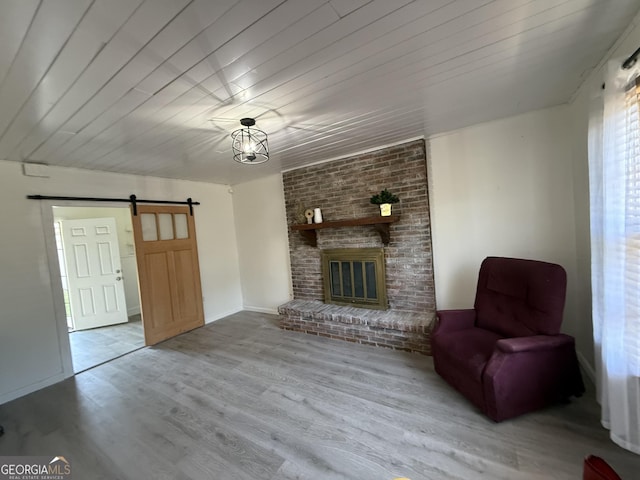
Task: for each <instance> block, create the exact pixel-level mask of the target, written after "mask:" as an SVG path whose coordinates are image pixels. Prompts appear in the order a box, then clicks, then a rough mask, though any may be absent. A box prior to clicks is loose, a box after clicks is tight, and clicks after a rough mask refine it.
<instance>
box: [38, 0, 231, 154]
mask: <svg viewBox="0 0 640 480" xmlns="http://www.w3.org/2000/svg"><path fill="white" fill-rule="evenodd" d="M233 2H235V0H233ZM233 2H231V3H232V6H233V4H235V3H233ZM192 5H195V4H194V3H192V4H190V5H189V7H191V6H192ZM218 5H219V4H218ZM194 8H196V7H194ZM227 10H228V9H227ZM227 10H225V12H226V11H227ZM185 12H187V9H185V10H183V12H182V13H183V14H184V13H185ZM223 14H224V12H222V13H221V15H223ZM221 15H216V17H215V19H213V20H212V21H211V24H213V23H215V21H217V20H218V19H219V18H220V16H221ZM205 21H206V20H205ZM207 28H208V27H207ZM195 36H197V33H196V34H193V37H195ZM156 38H157V37H156ZM191 40H192V38H191V39H189V41H191ZM181 48H182V47H180V48H178V51H179V50H181ZM174 54H175V52H174ZM172 56H173V55H172ZM172 56H171V57H172ZM171 57H170V58H171ZM165 62H166V60H164V62H163V64H164V63H165ZM156 71H157V68H156V69H155V70H154V72H156ZM152 74H153V72H152V73H150V74H149V75H152ZM147 77H148V76H147ZM147 77H145V78H147ZM136 88H137V86H136V87H133V88H132V89H131V90H134V89H136ZM141 90H142V91H148V90H146V89H145V88H143V89H141ZM155 93H157V92H154V94H155ZM126 95H128V92H126V93H125V94H124V96H126ZM124 96H123V97H120V98H119V99H118V100H117V101H116V102H115V103H114V104H112V105H111V106H110V107H108V108H107V109H104V110H103V111H100V113H99V114H98V115H97V116H96V118H98V117H99V116H100V115H103V114H105V115H106V114H107V112H108V111H109V110H110V109H111V108H113V106H114V105H117V104H118V102H121V101H122V98H124ZM94 98H95V97H94ZM151 98H153V97H151ZM86 107H90V104H88V105H87V106H86ZM72 118H73V117H72ZM71 120H72V119H70V120H69V121H71ZM94 120H95V119H94ZM65 125H66V124H65ZM62 128H65V127H62ZM86 135H87V132H86V129H83V130H82V132H81V135H79V136H76V137H74V138H73V139H71V140H69V141H68V142H66V143H65V144H64V145H57V146H56V147H55V148H50V150H49V151H48V152H47V154H46V156H47V157H48V158H51V157H52V156H53V157H54V158H55V159H59V158H60V157H63V156H66V155H67V154H68V153H69V150H68V147H67V145H68V144H71V145H70V146H71V147H72V149H73V148H74V147H75V145H76V144H77V143H78V142H80V141H82V140H81V139H84V138H85V136H86ZM65 147H66V148H65ZM43 155H44V154H43Z"/></svg>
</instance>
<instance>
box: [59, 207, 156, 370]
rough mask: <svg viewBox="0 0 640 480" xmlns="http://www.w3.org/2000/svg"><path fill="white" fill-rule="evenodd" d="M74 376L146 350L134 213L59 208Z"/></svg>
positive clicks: (62, 273)
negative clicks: (132, 214) (115, 359)
mask: <svg viewBox="0 0 640 480" xmlns="http://www.w3.org/2000/svg"><path fill="white" fill-rule="evenodd" d="M52 210H53V220H54V232H55V241H56V252H57V254H58V264H59V267H60V279H61V283H62V290H63V296H64V308H65V316H66V320H67V330H68V332H69V344H70V347H71V358H72V363H73V372H74V373H79V372H81V371H84V370H87V369H89V368H92V367H95V366H96V365H100V364H102V363H104V362H107V361H109V360H113V359H114V358H117V357H120V356H122V355H124V354H126V353H130V352H132V351H134V350H137V349H139V348H142V347H143V346H144V345H145V341H144V328H143V324H142V319H141V310H140V294H139V287H138V272H137V264H136V254H135V244H134V236H133V226H132V222H131V214H130V210H129V208H126V207H124V208H122V207H55V206H54V207H53V208H52Z"/></svg>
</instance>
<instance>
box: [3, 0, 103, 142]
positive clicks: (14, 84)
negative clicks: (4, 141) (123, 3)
mask: <svg viewBox="0 0 640 480" xmlns="http://www.w3.org/2000/svg"><path fill="white" fill-rule="evenodd" d="M93 1H94V0H76V1H75V2H68V3H65V4H63V5H64V6H65V8H60V7H59V6H58V5H55V4H54V3H53V2H50V3H47V2H45V3H43V4H42V8H38V11H37V13H36V16H35V18H34V19H33V22H32V23H31V25H30V29H29V31H27V34H26V36H25V39H24V42H23V43H22V45H21V46H20V50H19V51H18V53H17V55H16V58H15V61H14V63H13V65H12V66H11V69H10V70H9V72H8V73H7V76H6V77H5V79H4V83H3V85H2V86H1V87H0V111H2V116H0V138H2V136H3V135H4V134H5V132H6V131H7V129H8V128H9V125H10V124H11V122H13V120H14V118H15V117H16V116H17V115H18V113H19V112H20V109H21V108H22V107H23V106H24V104H25V103H26V102H27V101H28V100H29V98H30V95H31V94H32V93H33V91H34V90H35V89H36V88H37V87H38V85H39V84H40V82H41V81H42V79H43V78H44V76H45V75H46V73H47V72H48V71H49V69H50V68H51V65H52V64H53V63H54V62H55V59H56V58H58V56H59V55H60V52H61V50H62V48H63V47H64V45H66V43H67V42H68V40H69V38H70V37H71V35H72V34H73V32H74V31H75V29H76V28H77V26H78V23H79V22H80V21H81V20H82V18H83V17H84V15H85V14H86V12H87V11H88V9H89V8H90V6H91V4H92V3H93ZM81 6H84V8H78V7H81ZM54 27H59V28H55V32H53V31H52V30H54ZM43 36H44V37H46V42H44V43H43V42H42V41H40V40H39V38H40V37H43ZM34 57H35V58H36V59H37V61H34Z"/></svg>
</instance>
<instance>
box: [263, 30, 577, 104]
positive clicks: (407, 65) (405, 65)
mask: <svg viewBox="0 0 640 480" xmlns="http://www.w3.org/2000/svg"><path fill="white" fill-rule="evenodd" d="M557 32H566V29H565V28H560V29H558V30H557ZM536 38H538V37H536ZM542 38H544V39H545V40H546V38H547V35H543V36H542ZM529 43H530V44H532V45H533V46H534V48H538V47H539V46H540V42H539V41H538V43H536V42H534V41H531V42H521V43H520V45H519V47H520V53H518V54H515V53H514V55H513V56H507V57H503V58H502V59H500V60H501V61H502V60H503V59H504V58H515V57H516V55H518V56H521V55H522V53H523V52H526V49H525V48H522V47H523V46H524V45H526V44H529ZM494 44H495V45H498V44H499V42H494ZM480 51H482V49H476V50H474V53H477V52H480ZM452 58H453V57H452ZM460 58H462V56H460ZM392 62H393V65H382V66H378V67H376V70H381V71H383V72H384V71H387V72H393V73H389V74H388V75H389V76H391V75H400V76H406V75H409V74H412V75H413V74H415V73H416V72H414V71H411V70H420V69H421V68H422V67H421V63H420V62H419V59H414V58H411V57H408V58H400V57H398V59H397V60H393V61H392ZM446 63H449V62H441V64H446ZM425 64H426V65H427V66H426V67H424V69H425V70H431V69H433V68H435V67H436V66H438V65H431V64H430V62H425ZM463 65H467V66H469V62H463ZM405 69H410V70H408V71H407V70H405ZM471 70H472V69H471V68H470V71H471ZM377 76H378V74H377V72H376V71H372V70H369V71H366V72H365V71H361V72H358V73H357V75H355V76H354V77H350V78H348V80H349V82H350V83H351V84H352V85H353V84H361V82H362V81H364V80H365V79H366V77H369V78H377ZM323 80H329V77H325V79H323ZM331 86H332V87H335V88H336V89H340V90H342V89H344V88H345V83H344V82H342V83H340V82H338V83H334V84H332V85H331ZM311 88H312V89H313V90H314V91H319V90H320V87H319V86H318V85H313V86H312V87H311ZM329 93H331V92H329ZM298 97H301V98H302V97H304V98H307V95H306V92H302V93H301V94H299V95H298ZM275 102H277V103H278V104H279V105H283V106H286V105H288V102H287V100H286V98H285V97H281V98H278V99H277V100H275Z"/></svg>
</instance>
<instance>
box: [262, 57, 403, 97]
mask: <svg viewBox="0 0 640 480" xmlns="http://www.w3.org/2000/svg"><path fill="white" fill-rule="evenodd" d="M410 63H411V66H413V64H414V63H415V62H414V61H413V60H411V62H410ZM379 69H380V70H390V71H391V72H393V73H392V74H390V75H395V74H398V75H404V72H403V71H399V70H398V69H397V68H387V67H385V66H383V67H380V68H379ZM339 71H341V72H342V73H344V72H345V69H342V70H339ZM367 76H368V77H375V76H376V74H375V72H371V71H369V72H368V73H366V72H359V73H358V75H357V77H356V78H355V79H352V81H353V82H354V83H358V84H360V82H361V80H360V79H358V77H360V78H365V77H367ZM329 78H330V76H325V77H324V78H323V81H328V80H329ZM342 85H343V84H341V85H336V88H338V89H341V88H343V86H342ZM309 89H310V90H313V91H314V92H318V91H320V90H321V88H320V87H319V86H318V85H317V84H314V85H312V86H310V87H309ZM306 95H307V92H302V93H301V94H300V95H299V96H300V97H306ZM291 96H293V94H291ZM270 100H271V101H272V102H274V103H275V104H278V105H282V106H286V105H287V102H286V100H284V99H283V98H282V97H281V98H277V99H270Z"/></svg>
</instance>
